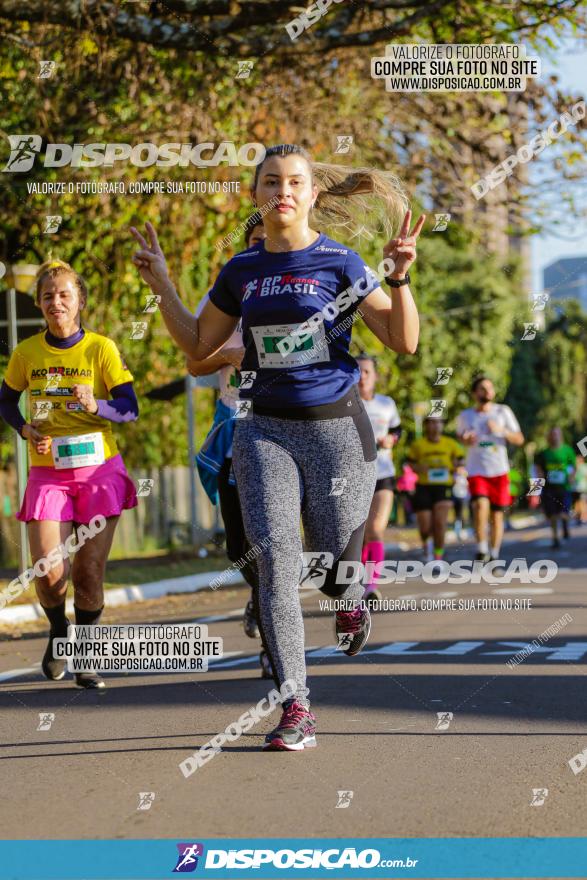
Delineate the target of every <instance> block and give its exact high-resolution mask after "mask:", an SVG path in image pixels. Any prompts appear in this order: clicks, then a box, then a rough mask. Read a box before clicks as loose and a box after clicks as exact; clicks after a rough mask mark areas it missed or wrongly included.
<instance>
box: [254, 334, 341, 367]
mask: <svg viewBox="0 0 587 880" xmlns="http://www.w3.org/2000/svg"><path fill="white" fill-rule="evenodd" d="M296 331H297V336H296ZM299 331H300V325H299V324H272V325H270V326H259V327H251V333H252V334H253V340H254V342H255V347H256V349H257V358H258V359H259V366H260V367H273V368H277V367H280V368H281V369H287V368H288V367H299V366H307V365H308V364H317V363H321V362H322V361H329V360H330V352H329V351H328V344H327V342H326V337H325V334H324V324H323V323H320V324H318V326H313V327H312V330H311V335H310V331H309V330H308V332H307V333H304V334H303V335H301V336H300V333H299ZM283 339H287V340H288V341H289V340H293V341H295V343H296V344H295V347H294V348H293V350H291V351H290V348H291V346H288V348H287V349H286V350H287V351H288V352H289V353H288V354H282V352H281V351H280V350H279V348H278V343H279V342H281V341H282V340H283Z"/></svg>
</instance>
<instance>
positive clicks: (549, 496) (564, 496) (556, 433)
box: [535, 428, 575, 548]
mask: <svg viewBox="0 0 587 880" xmlns="http://www.w3.org/2000/svg"><path fill="white" fill-rule="evenodd" d="M535 464H536V466H537V468H538V475H539V476H540V477H542V478H543V479H544V480H545V481H546V482H545V484H544V488H543V489H542V494H541V500H542V506H543V508H544V513H545V514H546V516H547V517H548V519H549V521H550V527H551V529H552V546H553V548H557V547H560V541H559V537H558V522H559V520H561V522H562V527H563V538H565V539H568V538H569V537H570V533H569V513H570V511H571V483H572V478H573V474H574V473H575V452H574V450H573V448H572V447H571V446H567V445H566V443H563V433H562V431H561V429H560V428H551V430H550V431H549V433H548V446H547V447H546V449H543V450H542V451H541V452H539V453H538V455H537V456H536V460H535Z"/></svg>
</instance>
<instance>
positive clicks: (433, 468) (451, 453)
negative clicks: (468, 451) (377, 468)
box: [408, 436, 465, 486]
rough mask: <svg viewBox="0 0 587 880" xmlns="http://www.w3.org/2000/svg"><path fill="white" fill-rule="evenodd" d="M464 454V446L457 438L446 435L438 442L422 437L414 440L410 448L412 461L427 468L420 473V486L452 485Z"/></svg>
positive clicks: (409, 455)
mask: <svg viewBox="0 0 587 880" xmlns="http://www.w3.org/2000/svg"><path fill="white" fill-rule="evenodd" d="M464 455H465V453H464V450H463V448H462V446H460V444H459V443H457V441H456V440H453V439H452V437H444V436H442V437H441V438H440V439H439V441H438V443H432V442H431V441H430V440H427V439H426V437H420V438H419V439H418V440H414V442H413V443H412V445H411V446H410V448H409V450H408V458H409V460H410V461H413V462H415V463H416V464H423V465H425V467H426V470H424V471H422V472H421V473H419V475H418V485H420V486H436V485H438V486H452V484H453V482H454V478H453V471H454V469H455V467H456V466H457V464H458V462H459V460H460V459H462V458H464Z"/></svg>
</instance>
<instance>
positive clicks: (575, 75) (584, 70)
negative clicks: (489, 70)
mask: <svg viewBox="0 0 587 880" xmlns="http://www.w3.org/2000/svg"><path fill="white" fill-rule="evenodd" d="M528 54H534V53H533V52H529V53H528ZM542 71H543V73H544V74H545V75H550V74H552V73H556V74H558V76H559V80H560V85H561V87H562V88H567V89H572V90H573V93H577V94H578V95H579V96H580V97H581V98H585V99H587V45H586V43H585V40H583V41H582V43H580V42H579V40H574V41H573V40H566V42H565V44H564V47H563V48H562V49H561V51H560V52H558V53H557V56H556V58H555V60H554V62H552V61H549V60H548V59H543V63H542ZM543 155H545V154H543ZM570 221H571V222H570V224H569V228H570V230H572V234H573V241H565V240H563V239H561V238H559V237H555V236H551V235H548V234H541V235H535V236H534V237H533V239H532V286H533V293H538V292H540V291H541V290H543V289H544V282H543V278H542V270H543V269H544V267H545V266H548V265H549V263H553V262H555V261H556V260H558V259H561V258H562V257H577V256H585V257H587V222H583V223H582V224H581V225H579V222H578V220H577V218H570Z"/></svg>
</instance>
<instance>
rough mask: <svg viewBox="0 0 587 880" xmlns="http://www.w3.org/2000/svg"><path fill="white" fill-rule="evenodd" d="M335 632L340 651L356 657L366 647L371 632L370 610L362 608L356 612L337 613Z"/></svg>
mask: <svg viewBox="0 0 587 880" xmlns="http://www.w3.org/2000/svg"><path fill="white" fill-rule="evenodd" d="M335 632H336V641H337V643H338V645H337V647H338V650H341V651H343V654H346V655H347V656H348V657H354V656H355V654H358V653H359V651H360V650H361V649H362V648H363V647H364V646H365V644H366V643H367V639H368V638H369V633H370V632H371V614H370V613H369V609H368V608H366V607H361V608H356V609H355V611H337V612H336V616H335ZM343 648H344V649H345V650H343Z"/></svg>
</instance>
